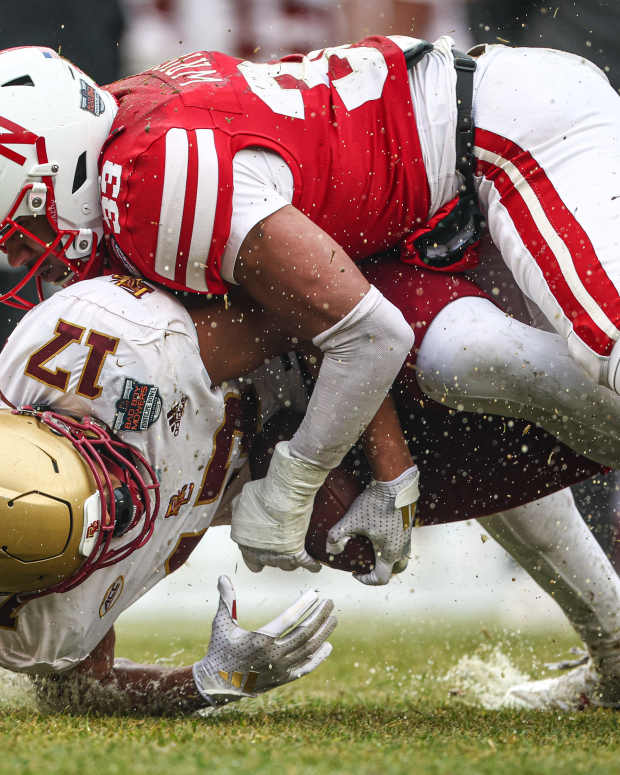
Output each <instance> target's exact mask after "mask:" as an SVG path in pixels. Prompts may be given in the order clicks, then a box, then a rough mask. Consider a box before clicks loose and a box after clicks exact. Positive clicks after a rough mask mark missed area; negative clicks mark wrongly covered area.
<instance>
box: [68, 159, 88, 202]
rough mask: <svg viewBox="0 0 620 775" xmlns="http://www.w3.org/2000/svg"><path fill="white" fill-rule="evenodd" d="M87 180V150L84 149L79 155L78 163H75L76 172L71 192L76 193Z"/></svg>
mask: <svg viewBox="0 0 620 775" xmlns="http://www.w3.org/2000/svg"><path fill="white" fill-rule="evenodd" d="M85 182H86V151H83V152H82V153H81V154H80V155H79V156H78V160H77V164H76V165H75V174H74V175H73V187H72V189H71V193H72V194H75V192H76V191H77V190H78V189H80V188H81V187H82V186H83V185H84V183H85Z"/></svg>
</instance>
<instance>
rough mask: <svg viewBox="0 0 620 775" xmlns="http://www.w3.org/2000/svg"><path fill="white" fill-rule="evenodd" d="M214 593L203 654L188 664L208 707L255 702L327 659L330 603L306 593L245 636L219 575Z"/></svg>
mask: <svg viewBox="0 0 620 775" xmlns="http://www.w3.org/2000/svg"><path fill="white" fill-rule="evenodd" d="M218 590H219V593H220V604H219V607H218V610H217V613H216V615H215V618H214V619H213V626H212V631H211V641H210V643H209V650H208V651H207V654H206V656H205V657H203V659H201V660H200V661H199V662H196V663H195V664H194V665H193V675H194V681H195V683H196V687H197V689H198V692H199V693H200V695H201V696H202V697H203V698H204V699H205V700H206V701H207V702H208V703H209V705H211V706H214V707H215V706H218V705H225V704H226V703H228V702H235V701H236V700H240V699H242V698H243V697H256V695H257V694H262V692H266V691H269V689H274V688H275V687H276V686H281V685H282V684H285V683H289V681H295V680H296V679H297V678H301V677H302V676H304V675H306V674H307V673H310V672H311V671H312V670H314V668H315V667H318V665H320V664H321V662H323V660H325V659H327V657H328V656H329V655H330V653H331V650H332V647H331V644H330V643H327V638H329V636H330V635H331V633H332V632H333V630H334V627H335V626H336V618H335V617H334V616H332V615H331V614H332V611H333V608H334V604H333V602H332V601H331V600H319V597H318V595H317V593H316V592H314V591H309V592H306V593H304V594H303V595H302V596H301V597H300V598H299V599H298V600H297V602H295V603H293V605H292V606H290V607H289V608H287V609H286V610H285V611H283V613H281V614H280V615H279V616H277V617H276V618H275V619H274V620H273V621H271V622H269V624H266V625H265V626H264V627H261V628H260V629H259V630H256V631H255V632H249V631H248V630H244V629H242V628H241V627H239V625H238V624H237V601H236V599H235V590H234V588H233V585H232V584H231V582H230V579H229V578H228V576H220V578H219V581H218Z"/></svg>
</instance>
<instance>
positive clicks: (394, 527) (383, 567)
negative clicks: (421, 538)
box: [326, 466, 420, 586]
mask: <svg viewBox="0 0 620 775" xmlns="http://www.w3.org/2000/svg"><path fill="white" fill-rule="evenodd" d="M418 478H419V474H418V469H417V466H413V467H412V468H409V469H407V471H405V472H404V473H402V474H401V475H400V476H399V477H398V478H397V479H394V480H393V481H391V482H373V483H372V484H371V485H369V486H368V487H367V488H366V489H365V490H364V492H363V493H361V494H360V495H358V496H357V498H356V499H355V500H354V501H353V503H352V504H351V507H350V508H349V510H348V511H347V513H346V514H345V515H344V517H343V518H342V519H341V520H340V521H339V522H336V524H335V525H334V526H333V527H332V528H331V530H330V531H329V533H328V534H327V543H326V549H327V551H328V552H330V553H331V554H340V553H341V552H342V551H344V548H345V546H346V545H347V542H348V541H349V539H350V538H352V536H354V535H362V536H366V537H367V538H369V539H370V541H371V542H372V546H373V549H374V550H375V567H374V568H373V569H372V570H371V571H370V572H369V573H365V574H354V576H355V578H356V579H357V580H358V581H361V582H362V584H370V585H372V586H377V585H380V584H387V583H388V581H389V580H390V578H391V577H392V574H393V573H401V572H402V571H404V570H405V568H406V567H407V564H408V562H409V554H410V552H411V530H412V528H413V517H414V514H415V504H416V501H417V499H418V497H419V494H420V492H419V489H418Z"/></svg>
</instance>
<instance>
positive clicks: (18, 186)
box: [0, 46, 117, 309]
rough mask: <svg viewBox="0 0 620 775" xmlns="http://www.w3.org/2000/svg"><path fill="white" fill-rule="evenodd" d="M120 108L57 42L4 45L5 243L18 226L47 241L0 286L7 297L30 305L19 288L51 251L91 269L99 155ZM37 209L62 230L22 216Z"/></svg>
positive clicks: (80, 271)
mask: <svg viewBox="0 0 620 775" xmlns="http://www.w3.org/2000/svg"><path fill="white" fill-rule="evenodd" d="M116 111H117V106H116V102H115V100H114V98H113V97H112V95H111V94H109V93H108V92H106V91H104V90H102V89H100V88H99V87H98V86H97V84H96V83H95V82H94V81H93V80H92V79H91V78H89V76H87V75H86V74H85V73H83V72H82V71H81V70H80V69H79V68H77V67H76V66H75V65H73V64H71V62H69V61H67V60H66V59H62V57H60V56H58V54H57V53H56V52H55V51H53V50H52V49H49V48H41V47H36V46H24V47H20V48H11V49H6V50H5V51H0V249H1V248H2V246H3V245H4V243H5V242H6V240H7V239H9V237H11V236H12V235H13V234H15V233H16V232H21V233H22V234H25V235H27V236H28V237H30V238H32V239H34V240H35V242H37V243H38V244H40V245H41V246H43V247H44V248H45V250H44V252H43V255H42V256H41V257H40V258H39V259H37V261H36V262H35V264H34V266H31V267H29V271H28V273H27V275H26V277H24V278H23V279H21V280H20V281H19V283H17V284H16V285H15V286H14V287H13V288H12V289H11V290H10V291H8V292H4V293H0V301H2V302H4V303H5V304H9V305H10V306H13V307H18V308H20V309H28V308H30V307H31V306H32V304H31V303H30V302H28V301H26V300H25V299H23V298H22V297H21V296H20V295H19V292H20V290H21V289H22V288H23V287H24V285H25V284H26V283H27V282H29V281H30V280H31V279H32V278H33V277H35V276H36V275H37V270H38V269H39V267H40V266H41V265H42V263H43V262H44V261H45V259H46V258H47V257H48V256H51V255H53V256H56V257H57V258H59V259H60V260H61V261H62V262H63V263H65V264H66V265H67V267H68V269H69V270H70V271H71V273H73V276H74V278H75V279H83V278H85V277H86V276H88V274H89V272H90V271H91V270H92V269H93V265H94V263H95V261H96V259H97V247H98V243H99V240H100V239H101V236H102V233H103V223H102V216H101V205H100V199H99V183H98V171H97V162H98V158H99V153H100V151H101V148H102V146H103V144H104V142H105V139H106V138H107V136H108V134H109V132H110V129H111V126H112V122H113V120H114V116H115V115H116ZM37 215H41V216H46V217H47V220H48V221H49V223H50V226H51V227H52V229H53V230H54V232H55V233H56V238H55V239H54V240H53V241H52V242H51V243H49V244H45V243H43V242H42V241H41V240H40V239H38V238H37V237H36V236H35V235H33V234H32V233H31V232H28V231H27V230H25V229H24V228H23V227H20V225H19V223H18V219H19V218H20V217H22V216H37ZM37 285H38V287H39V294H40V290H41V289H40V282H38V283H37Z"/></svg>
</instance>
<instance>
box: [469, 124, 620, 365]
mask: <svg viewBox="0 0 620 775" xmlns="http://www.w3.org/2000/svg"><path fill="white" fill-rule="evenodd" d="M475 143H476V145H477V146H478V147H480V148H483V149H484V150H486V151H489V152H490V153H495V154H497V155H498V156H501V157H502V158H503V159H506V160H507V161H510V162H511V163H512V164H513V165H514V166H515V167H516V168H517V170H518V171H519V172H520V173H521V175H522V176H523V178H524V179H525V180H526V181H527V183H528V185H529V187H530V189H531V190H532V192H533V193H534V195H535V196H536V198H537V199H538V202H539V204H540V207H541V208H542V210H543V212H544V213H545V215H546V217H547V220H548V221H549V223H550V224H551V227H552V228H553V229H554V231H555V232H556V234H557V235H558V237H559V238H560V239H561V240H562V242H563V243H564V244H565V245H566V247H567V249H568V251H569V253H570V255H571V258H572V261H573V265H574V267H575V272H576V274H577V276H578V277H579V279H580V281H581V283H582V285H583V286H584V288H585V289H586V290H587V291H588V293H589V294H590V296H591V297H592V298H593V300H594V301H595V303H596V304H597V305H598V306H599V307H600V308H601V309H602V310H604V311H605V312H606V314H607V315H608V316H609V317H610V318H611V320H612V322H614V324H615V325H616V326H619V325H620V320H617V319H614V317H613V315H612V314H611V310H613V309H614V308H615V309H617V310H619V311H620V300H619V298H618V292H617V291H616V289H615V287H614V286H613V284H612V282H611V280H610V279H609V277H608V276H607V273H606V272H605V270H604V268H603V266H602V265H601V262H600V261H599V259H598V256H597V255H596V252H595V250H594V247H593V245H592V243H591V241H590V238H589V237H588V235H587V234H586V232H585V231H584V229H583V227H582V226H581V224H580V223H579V221H577V219H576V218H575V217H574V216H573V214H572V213H571V212H570V210H569V209H568V208H567V207H566V205H565V204H564V202H563V201H562V199H561V197H560V196H559V194H558V192H557V191H556V190H555V188H554V186H553V184H552V183H551V181H550V180H549V178H548V177H547V175H546V173H545V171H544V170H543V169H542V167H541V166H540V165H539V164H538V162H537V161H536V160H535V159H534V158H533V157H532V156H531V154H530V153H529V152H528V151H525V150H523V149H522V148H520V147H519V146H518V145H516V144H515V143H513V142H511V141H510V140H508V139H506V138H505V137H501V136H500V135H496V134H494V133H493V132H489V131H487V130H485V129H477V130H476V139H475ZM476 173H477V174H478V175H483V176H484V177H485V178H486V179H487V180H489V181H491V182H492V183H493V185H494V186H495V188H496V189H497V191H498V193H499V194H500V197H501V202H502V204H503V205H504V207H505V208H506V210H507V212H508V214H509V215H510V218H511V219H512V221H513V223H514V225H515V228H516V229H517V232H518V233H519V236H520V237H521V239H522V241H523V244H524V245H525V246H526V248H527V249H528V251H529V252H530V254H531V255H532V257H533V258H534V260H535V261H536V263H537V264H538V266H539V267H540V269H541V272H542V274H543V277H544V278H545V281H546V283H547V285H548V286H549V289H550V291H551V293H552V294H553V296H554V298H555V299H556V300H557V302H558V303H559V305H560V307H561V308H562V310H563V312H564V314H565V315H566V317H567V318H568V319H569V320H570V321H572V324H573V328H574V331H575V333H576V334H577V335H578V336H579V337H580V338H581V339H582V340H583V341H584V342H585V343H586V344H587V345H588V346H589V347H590V348H592V350H594V351H595V352H596V353H598V354H599V355H608V354H609V352H610V351H611V348H612V347H613V344H614V340H613V339H611V338H610V337H609V336H608V335H607V334H606V333H605V332H604V331H602V330H601V329H600V328H599V326H598V325H597V324H596V323H595V322H594V321H593V320H592V318H591V317H590V315H589V314H588V312H587V311H586V310H585V309H584V307H583V306H582V305H581V304H580V303H579V301H578V300H577V299H576V298H575V296H574V294H573V292H572V291H571V289H570V287H569V286H568V284H567V282H566V280H565V278H564V275H563V273H562V269H561V267H560V265H559V263H558V260H557V258H556V256H555V254H554V252H553V250H552V248H551V246H550V245H549V244H548V242H547V241H546V240H545V238H544V237H543V235H542V234H541V232H540V231H539V229H538V227H537V226H536V223H535V221H534V218H533V217H532V214H531V212H530V210H529V208H528V206H527V203H526V202H525V200H524V199H523V197H522V196H521V194H520V193H519V192H518V191H517V189H516V188H515V187H514V185H513V183H512V181H511V180H510V178H509V177H508V175H507V174H506V173H505V172H504V171H503V170H502V168H501V167H499V166H497V165H495V164H491V163H489V162H486V161H482V160H480V159H478V161H477V168H476ZM616 317H617V316H616Z"/></svg>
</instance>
